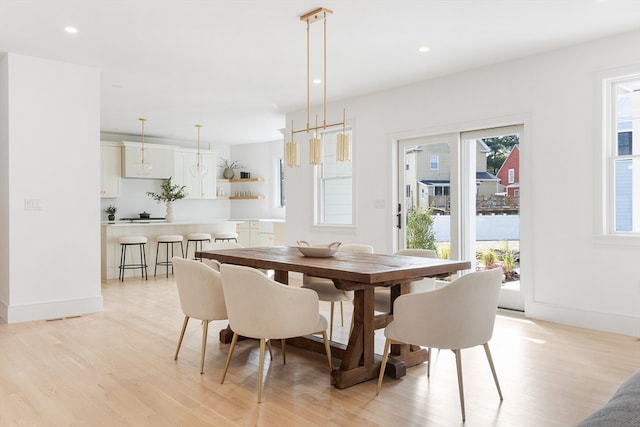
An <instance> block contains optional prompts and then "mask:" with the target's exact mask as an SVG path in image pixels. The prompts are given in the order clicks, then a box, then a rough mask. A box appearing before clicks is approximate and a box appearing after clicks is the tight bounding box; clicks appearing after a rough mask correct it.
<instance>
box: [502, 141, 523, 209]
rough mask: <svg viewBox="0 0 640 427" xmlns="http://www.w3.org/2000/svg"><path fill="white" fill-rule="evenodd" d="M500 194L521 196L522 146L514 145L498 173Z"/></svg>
mask: <svg viewBox="0 0 640 427" xmlns="http://www.w3.org/2000/svg"><path fill="white" fill-rule="evenodd" d="M497 177H498V179H499V180H500V192H501V193H506V195H507V196H516V197H519V196H520V145H514V146H513V148H511V152H509V155H508V156H507V158H506V159H505V161H504V163H503V164H502V166H500V170H499V171H498V173H497Z"/></svg>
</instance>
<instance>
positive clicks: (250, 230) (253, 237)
mask: <svg viewBox="0 0 640 427" xmlns="http://www.w3.org/2000/svg"><path fill="white" fill-rule="evenodd" d="M258 225H259V221H254V220H250V221H245V222H243V223H240V224H238V229H237V230H238V243H239V244H241V245H242V246H244V247H246V248H250V247H253V246H260V243H259V242H260V235H259V232H258Z"/></svg>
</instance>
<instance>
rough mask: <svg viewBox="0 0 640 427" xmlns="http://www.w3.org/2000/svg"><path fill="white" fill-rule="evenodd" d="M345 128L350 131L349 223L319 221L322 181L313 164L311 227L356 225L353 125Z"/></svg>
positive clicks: (339, 227)
mask: <svg viewBox="0 0 640 427" xmlns="http://www.w3.org/2000/svg"><path fill="white" fill-rule="evenodd" d="M345 126H346V128H347V129H348V130H349V131H350V132H351V141H350V142H351V224H327V223H324V222H321V219H322V212H321V210H322V201H321V195H322V189H321V186H322V183H321V178H320V166H313V182H314V185H313V203H314V209H313V227H317V228H318V229H323V230H325V231H326V230H328V229H331V228H334V229H336V230H346V229H355V228H356V227H357V224H356V219H357V217H358V215H357V203H356V161H355V149H356V143H355V140H356V136H355V133H356V132H355V126H353V125H350V124H349V123H346V124H345ZM327 132H337V130H333V129H331V130H327Z"/></svg>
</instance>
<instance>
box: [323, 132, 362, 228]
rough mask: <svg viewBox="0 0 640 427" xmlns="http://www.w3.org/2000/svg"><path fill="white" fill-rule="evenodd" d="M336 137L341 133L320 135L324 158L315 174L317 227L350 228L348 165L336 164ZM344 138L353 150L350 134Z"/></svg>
mask: <svg viewBox="0 0 640 427" xmlns="http://www.w3.org/2000/svg"><path fill="white" fill-rule="evenodd" d="M340 133H342V130H340V131H331V132H324V133H323V134H322V142H323V146H324V148H323V150H324V154H323V162H322V165H320V166H318V174H317V178H318V179H317V186H318V187H317V188H318V191H317V195H318V197H317V199H316V208H317V209H316V210H317V221H316V223H317V224H325V225H353V224H354V219H353V179H352V162H338V161H337V160H336V145H337V139H338V138H337V137H338V134H340ZM346 134H347V135H348V136H349V140H350V141H352V144H351V145H352V148H353V138H352V132H351V130H347V131H346Z"/></svg>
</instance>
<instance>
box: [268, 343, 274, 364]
mask: <svg viewBox="0 0 640 427" xmlns="http://www.w3.org/2000/svg"><path fill="white" fill-rule="evenodd" d="M267 348H268V349H269V358H270V359H271V360H273V349H272V348H271V340H267Z"/></svg>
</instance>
